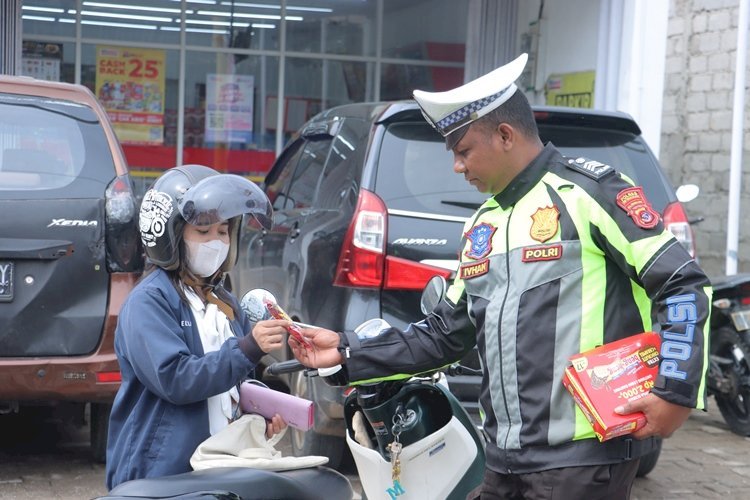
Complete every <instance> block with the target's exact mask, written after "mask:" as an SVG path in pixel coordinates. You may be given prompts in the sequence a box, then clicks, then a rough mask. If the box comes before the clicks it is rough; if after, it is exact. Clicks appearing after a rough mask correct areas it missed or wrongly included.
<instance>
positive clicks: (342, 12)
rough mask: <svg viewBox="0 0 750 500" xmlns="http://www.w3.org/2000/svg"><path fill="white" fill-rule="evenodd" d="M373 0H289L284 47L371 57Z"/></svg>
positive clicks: (373, 24)
mask: <svg viewBox="0 0 750 500" xmlns="http://www.w3.org/2000/svg"><path fill="white" fill-rule="evenodd" d="M375 5H376V2H341V1H336V0H290V1H289V3H288V5H287V7H286V14H287V25H286V33H287V42H286V48H287V50H290V51H295V52H311V53H315V52H322V53H326V54H347V55H364V56H371V55H374V54H375V34H376V23H375V19H376V12H375Z"/></svg>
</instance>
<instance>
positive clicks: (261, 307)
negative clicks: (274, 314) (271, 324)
mask: <svg viewBox="0 0 750 500" xmlns="http://www.w3.org/2000/svg"><path fill="white" fill-rule="evenodd" d="M266 300H268V301H270V302H273V303H274V304H275V303H276V297H274V296H273V294H272V293H271V292H269V291H268V290H264V289H263V288H254V289H252V290H250V291H249V292H247V293H246V294H245V295H243V296H242V300H240V307H241V308H242V310H243V311H244V312H245V314H246V315H247V317H248V319H250V321H254V322H256V323H257V322H258V321H262V320H265V319H271V313H270V312H269V311H268V308H266V305H265V303H264V301H266Z"/></svg>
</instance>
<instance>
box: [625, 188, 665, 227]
mask: <svg viewBox="0 0 750 500" xmlns="http://www.w3.org/2000/svg"><path fill="white" fill-rule="evenodd" d="M617 206H619V207H620V208H622V209H623V210H625V212H626V213H627V214H628V215H629V216H630V218H631V219H633V222H635V224H636V225H637V226H638V227H642V228H643V229H652V228H654V227H656V225H657V224H658V223H659V214H658V213H657V212H656V211H655V210H654V209H653V208H652V207H651V203H649V202H648V200H647V199H646V195H645V194H643V188H642V187H641V186H633V187H629V188H625V189H623V190H622V191H620V192H619V193H617Z"/></svg>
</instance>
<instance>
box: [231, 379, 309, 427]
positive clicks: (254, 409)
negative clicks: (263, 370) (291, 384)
mask: <svg viewBox="0 0 750 500" xmlns="http://www.w3.org/2000/svg"><path fill="white" fill-rule="evenodd" d="M240 407H241V408H242V411H243V412H245V413H257V414H259V415H263V416H264V417H266V418H268V419H270V418H271V417H273V416H274V415H275V414H277V413H278V414H279V415H281V418H283V419H284V421H285V422H286V423H287V424H288V425H290V426H292V427H294V428H295V429H299V430H301V431H306V430H308V429H310V427H312V426H313V420H314V415H315V408H314V406H313V402H312V401H310V400H308V399H303V398H298V397H297V396H292V395H291V394H287V393H285V392H280V391H275V390H273V389H269V388H267V387H263V386H262V385H258V384H254V383H252V382H242V383H241V384H240Z"/></svg>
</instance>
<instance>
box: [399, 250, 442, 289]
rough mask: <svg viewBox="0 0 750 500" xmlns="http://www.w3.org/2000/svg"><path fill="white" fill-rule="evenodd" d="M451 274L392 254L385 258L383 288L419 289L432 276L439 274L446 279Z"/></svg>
mask: <svg viewBox="0 0 750 500" xmlns="http://www.w3.org/2000/svg"><path fill="white" fill-rule="evenodd" d="M451 274H452V273H451V271H449V270H447V269H443V268H440V267H435V266H430V265H427V264H420V263H419V262H414V261H412V260H406V259H400V258H398V257H393V256H388V257H386V258H385V288H386V289H388V290H419V291H421V290H422V289H423V288H424V287H425V285H426V284H427V282H428V281H430V278H432V277H433V276H435V275H440V276H442V277H443V278H445V279H448V278H450V276H451Z"/></svg>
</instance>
